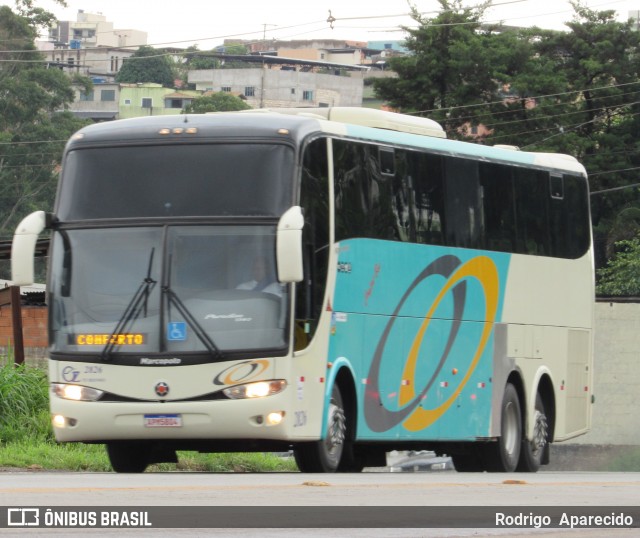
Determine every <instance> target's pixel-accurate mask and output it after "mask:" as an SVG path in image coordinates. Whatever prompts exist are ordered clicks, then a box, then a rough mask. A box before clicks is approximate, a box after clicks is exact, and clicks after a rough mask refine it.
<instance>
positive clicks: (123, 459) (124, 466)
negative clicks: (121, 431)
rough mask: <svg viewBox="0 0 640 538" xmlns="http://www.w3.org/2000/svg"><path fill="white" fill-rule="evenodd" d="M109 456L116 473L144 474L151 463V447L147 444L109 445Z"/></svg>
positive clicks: (121, 443)
mask: <svg viewBox="0 0 640 538" xmlns="http://www.w3.org/2000/svg"><path fill="white" fill-rule="evenodd" d="M107 455H108V456H109V461H110V462H111V467H113V470H114V471H115V472H116V473H142V472H144V470H145V469H146V468H147V466H148V465H149V463H150V461H151V451H150V447H149V446H147V445H146V444H145V443H136V442H119V443H108V444H107Z"/></svg>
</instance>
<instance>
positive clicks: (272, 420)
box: [267, 411, 284, 426]
mask: <svg viewBox="0 0 640 538" xmlns="http://www.w3.org/2000/svg"><path fill="white" fill-rule="evenodd" d="M283 418H284V411H274V412H273V413H269V414H268V415H267V425H269V426H276V425H277V424H280V423H281V422H282V419H283Z"/></svg>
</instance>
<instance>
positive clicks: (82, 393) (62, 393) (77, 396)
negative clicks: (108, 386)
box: [51, 383, 104, 402]
mask: <svg viewBox="0 0 640 538" xmlns="http://www.w3.org/2000/svg"><path fill="white" fill-rule="evenodd" d="M51 392H53V393H54V394H55V395H56V396H57V397H58V398H63V399H65V400H76V401H82V402H95V401H96V400H99V399H100V398H101V397H102V395H103V394H104V391H102V390H98V389H92V388H91V387H83V386H82V385H67V384H65V383H51Z"/></svg>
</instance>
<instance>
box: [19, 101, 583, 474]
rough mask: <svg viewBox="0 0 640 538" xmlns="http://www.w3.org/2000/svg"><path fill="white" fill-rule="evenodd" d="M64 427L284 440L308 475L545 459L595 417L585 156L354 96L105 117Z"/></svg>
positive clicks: (67, 201) (81, 144)
mask: <svg viewBox="0 0 640 538" xmlns="http://www.w3.org/2000/svg"><path fill="white" fill-rule="evenodd" d="M44 230H48V233H49V234H50V250H49V263H48V276H47V293H48V295H47V297H48V309H49V318H48V324H49V325H48V331H49V357H48V369H49V372H48V375H49V380H50V396H51V398H50V401H51V403H50V406H51V416H52V423H53V429H54V431H55V437H56V439H57V440H58V441H59V442H62V443H66V442H83V443H100V444H105V445H106V449H107V452H108V455H109V459H110V463H111V465H112V467H113V469H114V470H115V471H116V472H142V471H144V470H145V469H146V468H147V467H148V466H149V465H150V464H152V463H156V462H176V461H177V451H200V452H233V451H242V452H251V451H260V452H282V451H286V452H289V451H292V452H293V455H294V457H295V461H296V463H297V465H298V467H299V469H300V470H301V471H303V472H312V473H320V472H349V471H351V472H358V471H361V470H362V469H363V468H364V467H375V466H384V465H385V464H386V454H387V453H388V452H389V451H392V450H429V451H433V452H435V453H436V454H438V455H448V456H450V457H451V458H452V461H453V463H454V465H455V467H456V469H457V470H458V471H485V470H486V471H494V472H512V471H523V472H535V471H537V470H538V469H539V467H540V466H541V465H543V464H546V463H548V461H549V446H550V444H551V443H553V442H559V441H564V440H566V439H570V438H572V437H575V436H577V435H580V434H583V433H585V432H587V431H588V430H589V428H590V422H591V407H592V400H593V381H592V375H593V369H592V350H593V344H592V320H593V303H594V270H593V248H592V234H591V225H590V210H589V193H588V185H587V177H586V173H585V169H584V168H583V166H582V165H581V164H579V162H578V161H576V160H575V159H574V158H572V157H569V156H564V155H555V154H553V155H552V154H543V153H530V152H525V151H518V150H516V149H514V148H509V147H489V146H485V145H481V144H474V143H467V142H460V141H455V140H450V139H447V138H446V136H445V133H444V131H443V129H442V128H441V127H440V125H439V124H437V123H436V122H434V121H432V120H429V119H426V118H417V117H412V116H408V115H402V114H398V113H393V112H385V111H375V110H366V109H358V108H340V107H335V108H320V109H293V110H284V109H283V110H279V111H278V110H276V111H265V110H261V111H248V112H232V113H217V114H203V115H180V116H172V117H167V116H163V117H147V118H137V119H130V120H121V121H113V122H106V123H100V124H95V125H91V126H88V127H85V128H83V129H82V130H80V131H79V132H77V133H76V134H75V135H74V136H73V137H72V138H71V139H70V140H69V142H68V144H67V145H66V148H65V150H64V155H63V161H62V169H61V175H60V181H59V186H58V191H57V196H56V200H55V204H54V210H53V212H52V213H45V212H42V211H37V212H35V213H32V214H31V215H29V216H27V217H26V218H25V219H24V220H23V221H22V222H21V224H20V225H19V226H18V228H17V229H16V232H15V235H14V239H13V244H12V271H13V281H14V284H15V285H24V284H27V283H30V282H32V281H33V274H34V269H33V248H34V244H35V242H36V240H37V238H38V236H39V234H41V233H42V232H43V231H44Z"/></svg>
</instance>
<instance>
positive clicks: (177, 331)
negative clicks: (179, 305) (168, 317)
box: [167, 321, 187, 342]
mask: <svg viewBox="0 0 640 538" xmlns="http://www.w3.org/2000/svg"><path fill="white" fill-rule="evenodd" d="M186 339H187V324H186V323H185V322H184V321H171V322H169V324H168V325H167V340H169V341H170V342H183V341H184V340H186Z"/></svg>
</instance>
